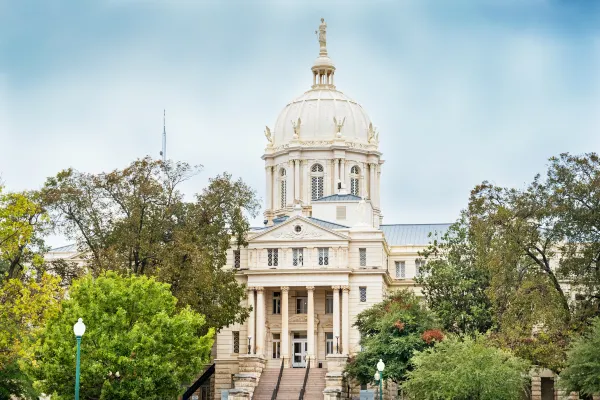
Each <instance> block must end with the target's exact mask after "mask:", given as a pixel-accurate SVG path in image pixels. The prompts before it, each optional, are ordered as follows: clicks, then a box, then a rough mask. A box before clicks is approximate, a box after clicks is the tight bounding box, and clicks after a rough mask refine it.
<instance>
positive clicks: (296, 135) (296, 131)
mask: <svg viewBox="0 0 600 400" xmlns="http://www.w3.org/2000/svg"><path fill="white" fill-rule="evenodd" d="M300 125H302V120H301V119H300V117H298V121H296V122H294V121H292V128H294V139H298V138H299V137H300Z"/></svg>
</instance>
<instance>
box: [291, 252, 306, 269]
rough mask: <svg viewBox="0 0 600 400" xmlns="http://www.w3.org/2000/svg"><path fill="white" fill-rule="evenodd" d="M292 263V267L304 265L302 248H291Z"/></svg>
mask: <svg viewBox="0 0 600 400" xmlns="http://www.w3.org/2000/svg"><path fill="white" fill-rule="evenodd" d="M292 265H293V266H294V267H301V266H303V265H304V249H292Z"/></svg>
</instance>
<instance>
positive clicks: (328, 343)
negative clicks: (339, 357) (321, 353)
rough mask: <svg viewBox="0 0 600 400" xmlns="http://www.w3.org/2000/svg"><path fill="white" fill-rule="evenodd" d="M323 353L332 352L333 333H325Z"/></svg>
mask: <svg viewBox="0 0 600 400" xmlns="http://www.w3.org/2000/svg"><path fill="white" fill-rule="evenodd" d="M325 354H333V333H332V332H327V333H325Z"/></svg>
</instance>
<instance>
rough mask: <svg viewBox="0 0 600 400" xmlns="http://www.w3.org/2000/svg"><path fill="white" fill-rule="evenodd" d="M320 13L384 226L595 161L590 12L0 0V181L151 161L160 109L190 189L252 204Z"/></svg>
mask: <svg viewBox="0 0 600 400" xmlns="http://www.w3.org/2000/svg"><path fill="white" fill-rule="evenodd" d="M450 3H451V4H452V5H451V6H450V5H449V4H450ZM321 17H324V18H325V19H326V21H327V24H328V34H327V39H328V49H329V54H330V56H331V57H332V59H333V60H334V61H335V63H336V66H337V72H336V85H337V87H338V89H340V90H341V91H343V92H344V93H346V94H348V95H349V96H351V97H353V98H354V99H356V100H357V101H359V102H360V103H361V104H362V105H363V107H365V109H366V110H367V112H368V113H369V114H370V115H371V118H372V120H373V121H374V123H375V125H377V126H378V127H379V131H380V132H381V150H382V151H383V153H384V158H385V160H386V163H385V165H384V169H383V173H382V202H383V204H382V207H383V213H384V216H385V217H384V222H386V223H430V222H449V221H453V220H454V219H455V218H456V217H457V215H458V212H459V211H460V209H461V208H463V207H464V206H465V205H466V202H467V198H468V195H469V190H470V189H471V188H472V187H473V186H474V185H475V184H477V183H479V182H481V181H482V180H490V181H492V182H494V183H496V184H498V185H506V186H509V185H510V186H522V185H524V184H525V183H526V182H528V181H530V180H531V179H532V177H533V176H534V175H535V174H536V173H538V172H543V171H544V169H545V166H546V164H547V159H548V157H550V156H552V155H557V154H559V153H561V152H572V153H584V152H590V151H596V152H598V151H600V2H598V1H593V0H589V1H584V0H577V1H575V0H573V1H567V0H545V1H544V0H478V1H475V0H473V1H467V0H456V1H447V0H437V1H428V0H418V1H417V0H415V1H403V0H389V1H383V0H365V1H358V0H354V1H352V0H346V1H341V0H340V1H326V0H321V1H311V0H302V1H300V0H279V1H250V0H247V1H225V0H220V1H216V0H215V1H200V0H196V1H192V0H188V1H178V0H152V1H144V0H87V1H74V0H73V1H42V0H38V1H29V0H20V1H11V0H0V174H1V176H2V180H3V181H4V183H5V185H6V186H7V188H8V189H9V190H23V189H32V188H38V187H40V186H41V185H42V184H43V182H44V180H45V178H46V177H47V176H50V175H53V174H56V173H57V172H58V171H59V170H61V169H64V168H67V167H74V168H76V169H79V170H82V171H88V172H101V171H108V170H111V169H114V168H120V167H123V166H125V165H127V164H128V163H129V162H130V161H132V160H133V159H135V158H138V157H143V156H145V155H147V154H150V155H153V156H158V152H159V151H160V147H161V133H162V112H163V109H166V110H167V132H168V154H169V157H170V158H173V159H176V160H181V161H187V162H189V163H192V164H203V165H204V170H203V172H202V173H201V174H200V175H199V176H197V177H195V178H194V179H192V180H191V181H189V182H187V183H186V185H185V186H184V190H185V192H186V193H187V194H189V195H192V194H193V193H195V192H198V191H200V190H201V189H202V188H203V187H204V186H205V184H206V182H207V180H208V178H209V177H212V176H214V175H216V174H218V173H221V172H223V171H229V172H231V173H233V174H234V176H236V177H242V178H243V179H244V180H246V181H247V182H248V183H249V184H250V185H252V186H253V187H254V188H255V189H256V190H257V192H258V193H259V195H260V196H261V197H264V195H263V193H264V186H265V182H264V169H263V162H262V160H261V159H260V156H261V154H262V151H263V149H264V146H265V138H264V136H263V130H264V126H265V125H270V126H273V124H274V122H275V119H276V118H277V115H278V113H279V112H280V111H281V109H282V108H283V107H284V106H285V104H286V103H287V102H288V101H289V100H291V99H292V98H294V97H296V96H298V95H300V94H301V93H303V92H304V91H305V90H307V89H308V88H309V86H310V84H311V82H312V78H311V72H310V66H311V64H312V62H313V60H314V58H315V57H316V55H317V53H318V42H317V39H316V36H315V34H314V31H315V29H317V27H318V25H319V19H320V18H321ZM260 220H261V218H258V219H257V220H256V221H255V223H257V224H259V223H260ZM54 241H55V242H56V243H55V244H59V243H58V242H59V241H60V240H59V239H54Z"/></svg>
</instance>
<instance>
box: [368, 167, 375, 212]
mask: <svg viewBox="0 0 600 400" xmlns="http://www.w3.org/2000/svg"><path fill="white" fill-rule="evenodd" d="M369 199H371V204H373V203H374V202H375V164H369ZM373 207H375V204H373Z"/></svg>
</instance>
